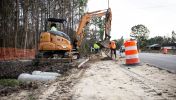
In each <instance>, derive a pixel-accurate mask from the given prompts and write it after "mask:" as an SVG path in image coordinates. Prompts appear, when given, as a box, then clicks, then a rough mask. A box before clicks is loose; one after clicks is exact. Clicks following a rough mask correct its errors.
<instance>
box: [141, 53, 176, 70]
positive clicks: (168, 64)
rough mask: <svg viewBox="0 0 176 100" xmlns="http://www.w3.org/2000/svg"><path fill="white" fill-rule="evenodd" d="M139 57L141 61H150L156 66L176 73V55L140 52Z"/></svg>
mask: <svg viewBox="0 0 176 100" xmlns="http://www.w3.org/2000/svg"><path fill="white" fill-rule="evenodd" d="M139 58H140V60H141V62H145V63H150V64H151V65H154V66H156V67H159V68H162V69H166V70H168V71H170V72H173V73H176V55H169V54H157V53H140V54H139Z"/></svg>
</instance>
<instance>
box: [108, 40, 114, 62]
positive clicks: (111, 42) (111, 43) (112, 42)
mask: <svg viewBox="0 0 176 100" xmlns="http://www.w3.org/2000/svg"><path fill="white" fill-rule="evenodd" d="M109 48H110V49H111V58H112V59H113V57H112V55H113V53H114V55H115V59H116V43H115V41H110V43H109Z"/></svg>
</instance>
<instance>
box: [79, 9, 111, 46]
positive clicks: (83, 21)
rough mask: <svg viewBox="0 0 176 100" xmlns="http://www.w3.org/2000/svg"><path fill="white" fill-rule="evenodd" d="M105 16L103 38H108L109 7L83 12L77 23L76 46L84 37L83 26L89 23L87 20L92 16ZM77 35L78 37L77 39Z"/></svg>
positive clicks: (109, 26) (109, 28)
mask: <svg viewBox="0 0 176 100" xmlns="http://www.w3.org/2000/svg"><path fill="white" fill-rule="evenodd" d="M101 16H105V40H110V31H111V20H112V12H111V9H110V8H108V9H106V10H98V11H94V12H87V13H85V14H84V15H83V16H82V18H81V20H80V23H79V26H78V29H77V32H76V36H77V41H78V42H77V46H78V47H79V46H80V45H81V43H82V40H83V38H84V32H83V30H84V27H85V26H86V25H87V23H89V21H90V20H91V19H92V18H94V17H101ZM78 37H79V39H78Z"/></svg>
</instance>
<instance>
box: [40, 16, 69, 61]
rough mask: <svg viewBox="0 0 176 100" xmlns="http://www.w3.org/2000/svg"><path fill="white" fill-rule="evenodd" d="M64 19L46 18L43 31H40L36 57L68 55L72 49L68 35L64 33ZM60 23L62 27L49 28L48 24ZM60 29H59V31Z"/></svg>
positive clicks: (61, 56)
mask: <svg viewBox="0 0 176 100" xmlns="http://www.w3.org/2000/svg"><path fill="white" fill-rule="evenodd" d="M64 22H66V20H65V19H56V18H48V19H47V21H46V25H45V32H41V34H40V37H39V44H38V53H37V57H38V58H65V57H69V54H70V52H71V50H72V45H71V41H70V37H69V36H68V35H67V34H66V33H64V32H63V31H64ZM51 23H58V24H62V25H63V28H61V27H60V29H59V28H58V27H56V28H57V30H50V29H49V28H48V24H50V25H51ZM59 30H61V31H59Z"/></svg>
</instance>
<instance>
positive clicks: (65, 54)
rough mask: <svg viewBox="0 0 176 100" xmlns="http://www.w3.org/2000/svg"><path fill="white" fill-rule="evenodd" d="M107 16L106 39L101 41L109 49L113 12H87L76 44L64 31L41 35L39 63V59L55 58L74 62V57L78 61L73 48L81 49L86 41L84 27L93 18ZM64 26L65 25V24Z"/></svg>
mask: <svg viewBox="0 0 176 100" xmlns="http://www.w3.org/2000/svg"><path fill="white" fill-rule="evenodd" d="M101 16H105V25H104V27H105V38H104V40H103V41H101V43H100V44H101V45H102V46H103V47H107V45H106V44H107V43H109V40H110V30H111V20H112V12H111V9H110V8H108V9H106V10H98V11H94V12H87V13H85V14H84V15H83V16H82V17H81V20H80V23H79V25H78V29H77V31H76V34H75V39H73V40H74V41H76V42H75V43H71V39H70V37H69V36H68V35H67V34H66V33H64V32H62V31H51V30H50V31H45V32H41V33H40V37H39V38H40V39H39V44H38V50H37V51H38V52H37V55H36V59H38V60H37V61H39V59H41V58H42V59H43V58H45V59H55V58H57V59H58V58H62V59H63V58H68V59H69V60H70V61H72V57H73V55H77V57H76V59H77V58H79V52H73V48H74V47H73V46H76V47H78V48H79V47H80V46H81V43H82V41H83V39H84V32H83V31H84V27H85V26H86V25H87V23H89V22H90V20H91V19H92V18H93V17H101ZM65 21H66V20H65V19H56V18H49V19H48V20H47V23H46V24H48V22H51V23H53V22H54V23H61V24H63V23H64V22H65ZM63 26H64V24H63ZM45 30H47V25H46V27H45Z"/></svg>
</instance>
